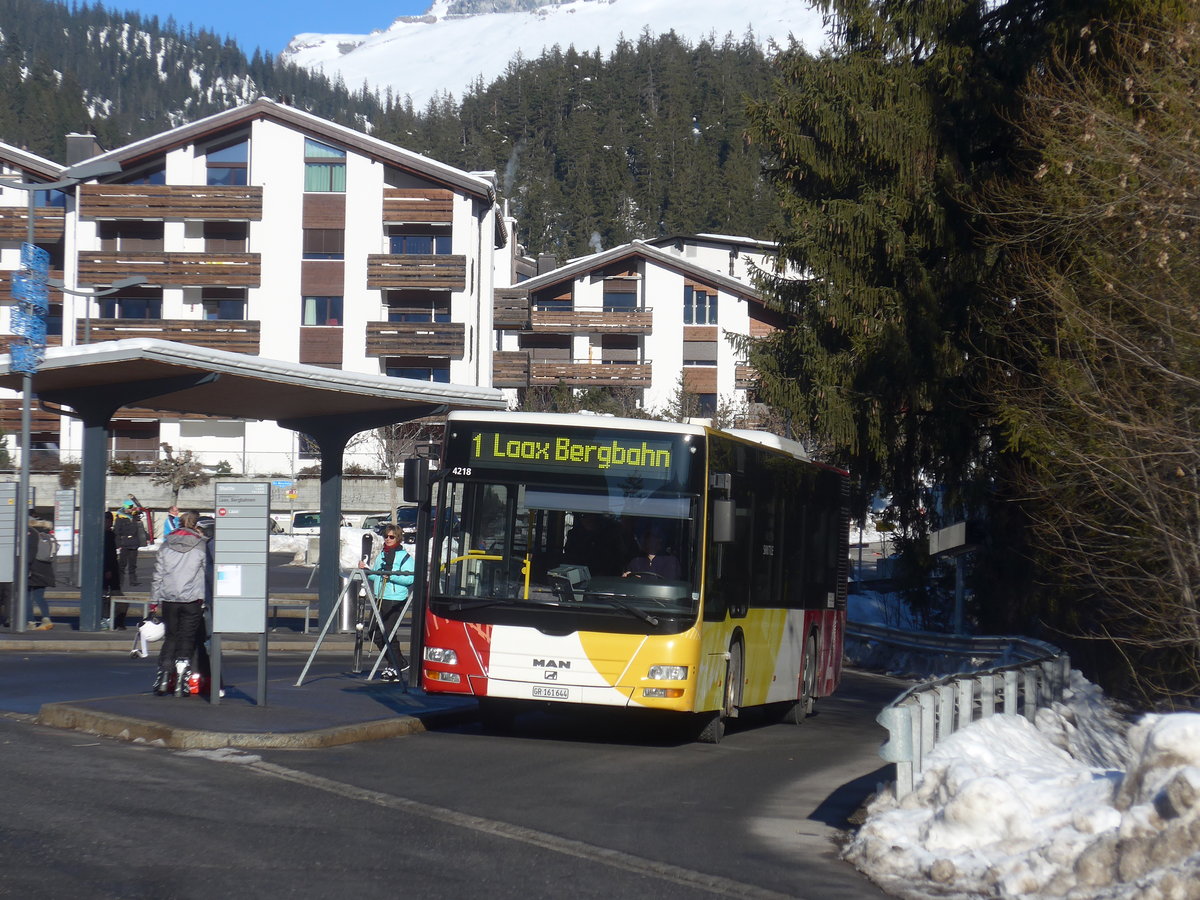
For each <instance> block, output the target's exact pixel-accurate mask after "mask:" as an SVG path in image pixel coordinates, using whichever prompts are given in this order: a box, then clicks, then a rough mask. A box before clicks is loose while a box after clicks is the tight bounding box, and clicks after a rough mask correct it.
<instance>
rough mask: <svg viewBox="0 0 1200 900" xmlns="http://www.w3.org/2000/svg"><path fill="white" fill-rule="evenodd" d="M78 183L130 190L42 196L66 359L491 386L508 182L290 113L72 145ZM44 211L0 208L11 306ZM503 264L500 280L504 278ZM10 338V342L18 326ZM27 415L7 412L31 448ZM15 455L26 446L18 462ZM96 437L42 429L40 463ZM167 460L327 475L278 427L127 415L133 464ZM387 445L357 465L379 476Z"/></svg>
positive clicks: (18, 158)
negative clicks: (139, 358)
mask: <svg viewBox="0 0 1200 900" xmlns="http://www.w3.org/2000/svg"><path fill="white" fill-rule="evenodd" d="M68 155H69V156H71V157H73V159H69V160H68V163H74V162H78V161H81V160H83V159H87V160H88V162H89V164H91V163H101V162H111V163H116V164H118V165H119V171H118V173H117V174H113V175H108V176H104V177H101V178H94V179H89V180H86V181H84V182H83V183H81V184H79V185H78V186H76V187H71V188H67V189H66V191H65V192H51V193H50V194H49V196H47V195H46V192H40V193H36V194H35V195H34V196H35V202H36V203H37V204H38V206H37V209H36V213H35V223H36V242H37V243H38V244H39V245H40V246H42V247H44V248H45V249H47V250H48V251H50V254H51V259H52V262H51V266H52V272H51V277H52V278H59V279H62V281H63V282H64V283H65V286H66V287H67V288H69V289H73V290H76V291H79V290H82V291H85V292H92V293H95V292H101V291H104V290H105V289H106V288H107V287H108V286H109V285H112V284H113V283H114V282H118V281H120V280H122V279H127V278H129V277H132V276H141V277H142V278H144V283H143V284H141V285H138V286H134V287H130V288H126V289H123V290H120V291H118V292H116V293H113V294H109V295H107V296H102V297H79V296H75V295H71V294H67V295H64V294H63V293H62V292H52V295H51V302H52V308H51V322H50V331H51V332H52V337H51V341H50V343H52V344H58V343H61V344H65V345H68V346H70V345H76V344H85V343H90V342H96V341H108V340H118V339H123V338H135V337H147V338H160V339H165V340H172V341H179V342H183V343H190V344H195V345H197V346H203V347H214V348H218V349H222V350H231V351H236V352H240V353H246V354H248V355H251V356H261V357H265V358H270V359H277V360H285V361H294V362H301V363H309V364H314V365H320V366H329V367H332V368H340V369H344V370H346V371H350V372H363V373H375V374H380V373H382V374H388V375H394V376H397V377H403V378H413V379H419V380H424V381H435V382H454V383H460V384H470V385H487V384H488V383H489V382H490V379H491V374H492V343H491V341H490V339H481V337H482V336H488V337H489V338H490V335H491V334H492V328H493V324H492V309H493V290H494V286H495V275H494V273H495V272H496V271H497V268H499V269H500V271H501V272H502V274H501V278H502V281H501V283H502V284H503V283H508V281H509V279H510V277H511V276H510V275H509V272H510V271H511V268H512V266H511V260H510V259H509V258H508V257H509V255H510V254H505V253H500V254H497V252H496V251H497V249H500V248H503V247H504V244H505V242H506V241H507V236H508V232H509V230H510V229H511V222H510V221H508V220H505V219H504V218H503V217H502V216H501V215H500V214H499V208H498V204H497V199H496V195H495V189H494V184H493V180H492V177H491V174H490V173H485V174H480V173H470V172H464V171H462V170H459V169H455V168H453V167H450V166H447V165H443V164H441V163H438V162H436V161H434V160H431V159H428V158H426V157H423V156H420V155H418V154H415V153H411V152H409V151H406V150H404V149H402V148H400V147H396V146H394V145H392V144H389V143H386V142H384V141H380V140H376V139H374V138H371V137H369V136H367V135H364V134H361V133H359V132H357V131H354V130H352V129H349V128H345V127H343V126H340V125H337V124H334V123H332V122H329V121H326V120H324V119H320V118H317V117H315V116H312V115H309V114H307V113H304V112H302V111H301V110H298V109H295V108H293V107H290V106H286V105H283V104H279V103H275V102H272V101H270V100H265V99H260V100H257V101H254V102H253V103H250V104H248V105H246V106H242V107H239V108H237V109H232V110H228V111H226V112H222V113H219V114H217V115H214V116H211V117H209V118H206V119H203V120H200V121H198V122H194V123H191V124H189V125H185V126H182V127H179V128H175V129H172V130H170V131H167V132H163V133H161V134H159V135H156V136H154V137H151V138H147V139H145V140H141V141H138V142H135V143H132V144H129V145H127V146H125V147H122V148H120V149H117V150H112V151H109V152H104V153H101V152H100V151H99V148H98V147H95V146H94V143H93V142H92V140H91V138H90V137H87V136H72V137H71V138H69V140H68ZM0 169H2V171H0V177H5V178H10V179H14V180H21V181H25V182H30V181H50V180H55V179H58V178H60V177H61V176H62V174H63V171H64V170H63V167H62V166H59V165H57V164H55V163H52V162H49V161H47V160H43V159H40V158H37V157H34V156H31V155H29V154H27V153H23V152H21V151H19V150H16V149H15V148H13V147H9V146H5V145H0ZM28 202H29V192H26V191H22V190H17V189H12V188H4V189H0V270H3V271H2V272H0V291H3V295H4V296H5V297H8V296H11V288H10V280H11V273H12V270H14V269H17V268H18V267H19V247H20V243H21V241H23V240H24V239H25V228H26V223H27V220H28V217H27V212H26V209H27V205H28ZM497 256H499V257H500V260H501V261H500V262H498V261H497V258H496V257H497ZM0 328H2V330H3V331H5V332H9V330H10V329H9V327H8V314H7V312H5V313H3V314H2V315H0ZM19 406H20V401H19V398H14V397H13V396H12V395H11V394H9V396H8V397H6V398H4V399H3V401H2V406H0V428H3V429H4V431H6V432H7V433H9V434H10V435H15V434H16V432H17V430H18V427H17V426H18V424H19ZM15 443H16V442H15V440H12V441H10V444H9V446H10V447H12V446H15ZM81 443H82V431H81V429H80V427H79V426H78V424H76V423H74V422H73V421H72V420H71V419H69V418H67V417H65V416H58V415H53V414H50V413H47V412H42V411H39V412H38V413H37V414H36V416H35V421H34V435H33V447H34V448H35V449H37V448H45V449H47V450H51V451H52V450H55V449H57V450H58V451H60V452H61V456H62V457H63V458H71V459H77V458H78V457H79V454H80V448H81ZM162 443H168V444H170V445H171V446H172V447H174V448H176V449H184V448H186V449H191V450H193V452H195V453H196V454H197V456H198V457H200V459H201V460H202V461H203V462H205V463H207V464H209V465H217V464H219V463H221V462H228V463H229V464H230V466H231V468H232V470H233V471H235V472H241V471H247V472H260V473H267V472H277V473H294V472H296V471H297V470H299V469H301V468H303V467H304V466H306V465H309V464H310V461H311V460H313V459H315V458H316V452H315V448H314V447H310V446H307V441H305V440H304V439H303V438H302V437H298V436H297V435H296V434H295V433H294V432H291V431H288V430H286V429H281V428H279V427H278V426H276V425H274V424H273V423H268V422H241V421H237V422H227V421H216V420H212V419H205V418H191V419H188V418H182V419H178V418H161V419H160V418H159V417H158V416H156V415H154V414H152V413H149V412H147V411H139V410H132V409H130V410H122V411H121V412H120V413H119V414H118V417H117V420H115V421H114V425H113V447H112V449H113V451H114V452H115V454H116V455H117V456H127V457H133V458H141V459H148V458H154V457H156V456H157V455H158V453H159V446H160V444H162ZM375 456H376V454H375V453H374V452H373V451H372V448H371V447H370V446H369V442H366V441H364V442H362V443H361V444H360V445H359V446H357V447H351V448H350V449H349V450H348V452H347V457H346V462H347V463H348V464H349V463H354V462H358V463H360V464H361V465H364V466H367V467H369V468H377V466H378V462H377V460H376V458H375Z"/></svg>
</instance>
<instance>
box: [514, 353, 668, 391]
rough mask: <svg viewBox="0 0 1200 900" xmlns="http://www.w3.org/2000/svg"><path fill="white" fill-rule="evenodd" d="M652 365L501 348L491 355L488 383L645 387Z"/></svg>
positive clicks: (644, 362)
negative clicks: (536, 356)
mask: <svg viewBox="0 0 1200 900" xmlns="http://www.w3.org/2000/svg"><path fill="white" fill-rule="evenodd" d="M652 368H653V367H652V365H651V363H650V361H649V360H644V361H643V362H640V363H625V362H607V363H602V362H591V361H576V360H566V359H532V358H530V355H529V351H528V350H503V351H497V352H496V353H493V354H492V384H493V386H495V387H498V388H505V387H507V388H524V387H540V386H543V385H553V384H558V383H559V382H560V381H561V382H563V383H564V384H567V385H570V386H571V387H648V386H649V384H650V375H651V371H652Z"/></svg>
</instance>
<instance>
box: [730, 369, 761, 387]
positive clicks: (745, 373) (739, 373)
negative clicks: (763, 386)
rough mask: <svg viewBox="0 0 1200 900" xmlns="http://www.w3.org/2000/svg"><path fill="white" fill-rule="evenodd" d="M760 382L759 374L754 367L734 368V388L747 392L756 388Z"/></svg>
mask: <svg viewBox="0 0 1200 900" xmlns="http://www.w3.org/2000/svg"><path fill="white" fill-rule="evenodd" d="M757 380H758V372H756V371H755V369H754V366H742V365H739V366H734V367H733V386H734V387H735V388H737V389H738V390H741V391H745V390H749V389H750V388H752V387H754V385H755V382H756V381H757Z"/></svg>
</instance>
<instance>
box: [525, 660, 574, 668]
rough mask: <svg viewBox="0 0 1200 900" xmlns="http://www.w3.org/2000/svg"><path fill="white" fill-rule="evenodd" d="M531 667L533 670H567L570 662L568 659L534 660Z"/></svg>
mask: <svg viewBox="0 0 1200 900" xmlns="http://www.w3.org/2000/svg"><path fill="white" fill-rule="evenodd" d="M533 667H534V668H535V669H569V668H571V661H570V660H569V659H558V660H555V659H535V660H534V661H533Z"/></svg>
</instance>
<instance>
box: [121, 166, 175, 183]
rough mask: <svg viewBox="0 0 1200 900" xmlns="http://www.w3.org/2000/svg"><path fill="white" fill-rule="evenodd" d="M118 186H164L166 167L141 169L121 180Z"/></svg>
mask: <svg viewBox="0 0 1200 900" xmlns="http://www.w3.org/2000/svg"><path fill="white" fill-rule="evenodd" d="M119 183H120V184H166V183H167V167H166V166H165V165H161V166H158V167H156V168H153V169H143V170H142V171H141V172H137V173H135V174H133V175H131V176H129V177H128V178H123V179H121V181H120V182H119Z"/></svg>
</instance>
